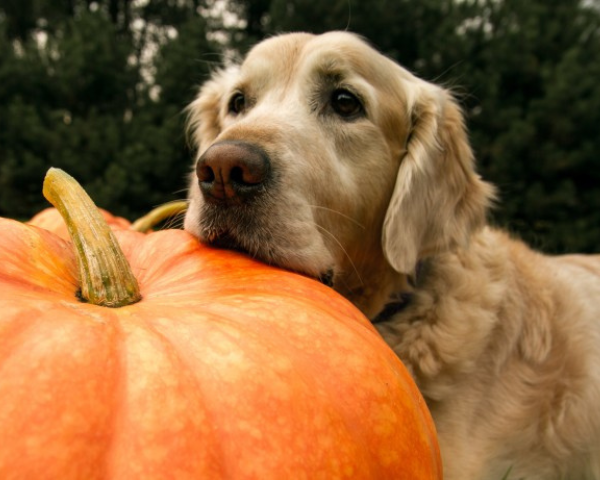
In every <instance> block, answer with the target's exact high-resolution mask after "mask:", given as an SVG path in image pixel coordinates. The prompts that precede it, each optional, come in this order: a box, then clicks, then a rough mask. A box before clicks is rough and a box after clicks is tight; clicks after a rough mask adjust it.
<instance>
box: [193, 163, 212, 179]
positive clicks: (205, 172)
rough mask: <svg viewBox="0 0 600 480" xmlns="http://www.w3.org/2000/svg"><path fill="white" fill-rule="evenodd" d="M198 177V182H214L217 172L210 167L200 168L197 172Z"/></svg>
mask: <svg viewBox="0 0 600 480" xmlns="http://www.w3.org/2000/svg"><path fill="white" fill-rule="evenodd" d="M196 175H197V176H198V180H199V181H200V182H214V181H215V172H214V171H213V169H212V168H210V167H209V166H206V165H204V166H200V167H198V169H197V170H196Z"/></svg>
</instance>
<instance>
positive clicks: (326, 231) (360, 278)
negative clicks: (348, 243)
mask: <svg viewBox="0 0 600 480" xmlns="http://www.w3.org/2000/svg"><path fill="white" fill-rule="evenodd" d="M313 225H314V226H315V227H316V228H317V229H318V230H320V231H321V232H323V233H325V234H327V235H328V236H329V237H330V238H331V239H332V240H333V241H334V242H335V243H336V244H337V245H338V247H340V250H341V251H342V252H343V253H344V255H345V257H346V258H347V259H348V261H349V262H350V265H351V266H352V269H353V270H354V273H356V276H357V277H358V281H359V282H360V284H361V285H364V282H363V279H362V277H361V275H360V272H359V270H358V268H356V265H355V264H354V262H353V261H352V257H351V256H350V254H349V253H348V252H347V251H346V249H345V248H344V246H343V245H342V243H341V242H340V241H339V240H338V238H337V237H336V236H335V235H334V234H333V233H331V232H330V231H329V230H327V229H326V228H325V227H322V226H321V225H318V224H316V223H313Z"/></svg>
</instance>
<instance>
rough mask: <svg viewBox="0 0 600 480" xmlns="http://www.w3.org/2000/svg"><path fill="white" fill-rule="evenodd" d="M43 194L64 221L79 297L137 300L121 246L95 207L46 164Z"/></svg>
mask: <svg viewBox="0 0 600 480" xmlns="http://www.w3.org/2000/svg"><path fill="white" fill-rule="evenodd" d="M43 194H44V197H46V199H47V200H48V201H49V202H50V203H51V204H52V205H54V206H55V207H56V209H57V210H58V211H59V212H60V214H61V215H62V217H63V218H64V220H65V223H66V224H67V228H68V230H69V235H70V236H71V241H72V242H73V246H74V247H75V256H76V258H77V264H78V266H79V281H80V287H81V293H80V298H82V299H83V300H84V301H86V302H89V303H92V304H94V305H100V306H104V307H124V306H126V305H131V304H132V303H135V302H137V301H139V300H141V298H142V297H141V294H140V288H139V286H138V283H137V280H136V278H135V277H134V276H133V273H132V271H131V266H130V265H129V262H128V261H127V259H126V258H125V255H124V254H123V251H122V250H121V247H120V245H119V243H118V241H117V239H116V237H115V235H114V233H113V232H112V230H111V229H110V227H109V226H108V224H107V223H106V221H105V220H104V218H102V215H101V214H100V212H99V211H98V208H97V207H96V205H95V204H94V202H93V201H92V199H91V198H90V197H89V195H88V194H87V193H86V192H85V190H84V189H83V188H82V187H81V185H79V183H77V181H76V180H75V179H74V178H73V177H71V176H70V175H69V174H67V173H65V172H64V171H63V170H60V169H58V168H50V169H49V170H48V173H47V174H46V178H45V179H44V188H43Z"/></svg>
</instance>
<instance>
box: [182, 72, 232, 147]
mask: <svg viewBox="0 0 600 480" xmlns="http://www.w3.org/2000/svg"><path fill="white" fill-rule="evenodd" d="M238 71H239V67H237V66H233V67H229V68H226V69H221V70H217V71H216V72H215V73H213V75H212V76H211V78H210V80H208V81H207V82H205V83H204V84H203V85H202V87H201V88H200V92H199V93H198V96H197V97H196V98H195V99H194V101H193V102H192V103H191V104H190V105H188V107H187V109H186V111H187V134H188V139H189V142H190V143H191V144H192V146H193V147H194V149H196V150H198V151H199V152H200V151H201V150H203V149H205V148H206V147H207V146H209V145H210V144H211V143H212V142H213V141H214V140H215V138H217V136H218V135H219V133H220V132H221V130H222V129H223V125H222V124H221V118H222V114H223V113H224V112H223V109H226V108H227V100H228V99H226V98H225V95H227V94H228V93H229V92H230V89H231V87H232V84H233V82H234V81H235V79H236V78H237V75H238Z"/></svg>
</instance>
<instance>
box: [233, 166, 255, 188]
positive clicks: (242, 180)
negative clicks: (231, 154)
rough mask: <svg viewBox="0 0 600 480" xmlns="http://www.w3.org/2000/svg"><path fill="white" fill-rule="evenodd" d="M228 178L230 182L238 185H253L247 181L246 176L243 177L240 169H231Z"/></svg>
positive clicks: (242, 171)
mask: <svg viewBox="0 0 600 480" xmlns="http://www.w3.org/2000/svg"><path fill="white" fill-rule="evenodd" d="M229 176H230V178H231V181H232V182H234V183H238V184H240V185H245V184H251V183H255V182H252V181H248V179H247V178H246V177H247V176H246V175H244V170H243V169H242V167H233V168H232V169H231V173H230V174H229Z"/></svg>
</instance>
